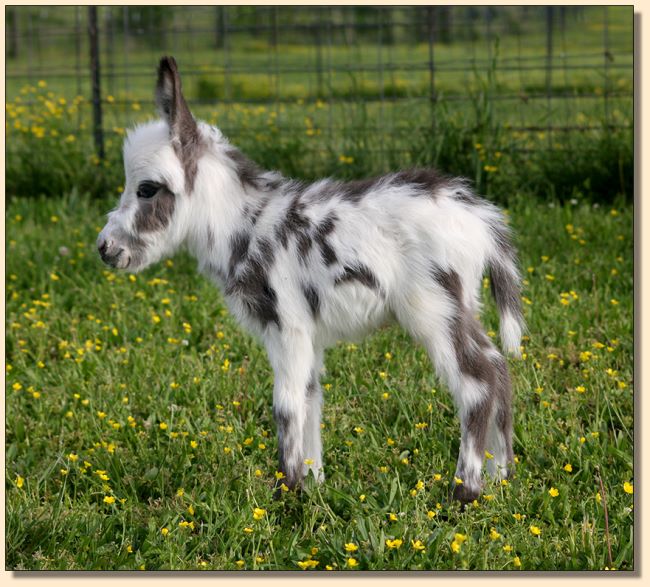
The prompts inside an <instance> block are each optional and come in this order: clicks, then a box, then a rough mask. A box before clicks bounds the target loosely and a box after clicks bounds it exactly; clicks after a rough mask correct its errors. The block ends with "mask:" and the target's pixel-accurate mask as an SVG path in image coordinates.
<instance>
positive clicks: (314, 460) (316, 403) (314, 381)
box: [302, 350, 325, 483]
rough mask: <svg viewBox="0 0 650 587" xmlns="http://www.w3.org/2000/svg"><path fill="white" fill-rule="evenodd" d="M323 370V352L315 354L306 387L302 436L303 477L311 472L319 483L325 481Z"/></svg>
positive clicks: (319, 351)
mask: <svg viewBox="0 0 650 587" xmlns="http://www.w3.org/2000/svg"><path fill="white" fill-rule="evenodd" d="M322 368H323V351H322V350H318V351H316V353H315V357H314V365H313V367H312V372H311V378H310V380H309V384H308V386H307V396H306V409H307V411H306V417H305V429H304V434H303V438H304V441H303V456H304V462H303V470H302V473H303V477H306V476H307V475H308V474H309V471H311V472H312V473H313V475H314V478H315V479H316V481H318V482H319V483H322V482H323V481H324V480H325V475H324V473H323V456H322V451H323V449H322V441H321V435H320V430H321V408H322V404H323V390H322V389H321V386H320V373H321V369H322Z"/></svg>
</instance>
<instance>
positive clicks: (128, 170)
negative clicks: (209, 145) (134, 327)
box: [97, 57, 204, 271]
mask: <svg viewBox="0 0 650 587" xmlns="http://www.w3.org/2000/svg"><path fill="white" fill-rule="evenodd" d="M156 104H157V106H158V110H159V111H160V114H161V117H162V120H159V121H155V122H150V123H147V124H144V125H142V126H138V127H136V128H135V129H134V130H132V131H131V132H129V134H128V135H127V138H126V141H125V143H124V171H125V175H126V180H125V184H124V185H125V188H124V192H123V193H122V197H121V198H120V202H119V206H118V207H117V208H116V209H115V210H113V211H112V212H110V213H109V215H108V222H107V224H106V226H105V227H104V228H103V230H102V231H101V232H100V234H99V237H98V238H97V247H98V249H99V254H100V255H101V258H102V260H103V261H104V262H105V263H107V264H108V265H111V266H112V267H116V268H119V269H127V270H129V271H139V270H140V269H144V268H145V267H147V266H148V265H151V264H152V263H155V262H156V261H159V260H160V259H162V258H164V257H167V256H169V255H171V254H173V253H174V252H175V251H176V250H177V249H178V247H179V246H180V245H181V244H182V243H183V242H184V240H185V238H186V235H187V231H188V226H189V225H190V224H191V223H190V216H191V199H192V198H191V194H192V191H193V189H194V182H195V179H196V176H197V172H198V161H199V158H200V157H201V155H202V153H203V151H204V146H203V139H202V137H201V133H200V130H199V127H198V125H197V123H196V121H195V120H194V117H193V116H192V114H191V112H190V110H189V108H188V106H187V103H186V102H185V98H184V97H183V93H182V91H181V80H180V77H179V75H178V68H177V66H176V61H175V60H174V58H173V57H163V58H162V59H161V60H160V65H159V66H158V83H157V86H156Z"/></svg>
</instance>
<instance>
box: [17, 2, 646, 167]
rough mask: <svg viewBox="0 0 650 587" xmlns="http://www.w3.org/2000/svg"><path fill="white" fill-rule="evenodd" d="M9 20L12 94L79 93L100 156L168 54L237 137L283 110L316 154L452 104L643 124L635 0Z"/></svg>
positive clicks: (285, 126)
mask: <svg viewBox="0 0 650 587" xmlns="http://www.w3.org/2000/svg"><path fill="white" fill-rule="evenodd" d="M5 19H6V37H5V42H6V57H7V60H6V64H7V67H6V83H7V97H8V99H11V98H12V97H14V96H18V95H20V94H21V92H23V94H24V100H23V102H24V103H25V104H26V105H27V106H28V107H29V106H30V100H29V93H28V92H25V88H26V87H29V86H35V85H36V84H38V83H39V82H40V81H41V80H45V81H46V82H47V84H48V88H49V89H50V90H51V91H52V92H53V93H58V94H60V95H62V96H67V97H72V96H81V97H83V98H84V102H83V103H81V102H80V109H79V115H78V129H77V130H78V132H79V134H80V135H83V134H84V133H85V134H86V135H88V136H92V137H93V140H94V144H95V147H96V149H97V152H98V154H99V155H100V156H103V154H104V144H105V140H106V136H107V135H110V134H113V133H115V132H117V133H118V134H119V133H120V132H122V129H123V127H124V126H126V125H128V124H130V123H131V122H133V121H134V120H137V119H139V118H142V117H143V116H145V113H147V114H151V115H153V108H152V101H153V84H154V82H155V67H156V64H157V62H158V59H159V58H160V56H161V55H162V54H172V55H174V56H175V57H176V59H177V61H178V62H179V65H180V68H181V75H182V78H183V84H184V90H185V94H186V97H187V98H188V101H189V103H190V106H191V107H192V108H193V110H194V111H195V112H196V113H197V114H198V115H200V116H202V117H205V118H207V119H208V120H210V121H212V122H218V124H219V126H220V127H221V128H222V130H223V131H224V132H225V133H226V134H227V135H229V136H230V137H231V138H232V139H233V140H237V139H239V138H240V137H248V138H249V139H250V138H251V137H253V138H254V137H257V136H259V135H260V133H264V132H268V129H269V116H271V117H272V123H273V126H274V128H275V129H277V131H278V134H279V136H285V137H286V136H291V134H292V133H301V134H306V135H307V136H311V135H310V132H311V134H312V135H314V138H315V139H316V140H315V141H314V144H313V148H314V149H319V148H322V146H323V144H324V141H323V139H324V138H327V139H328V140H330V141H331V140H336V137H337V136H338V135H339V134H340V133H342V132H345V133H347V134H348V135H349V134H350V133H358V134H363V135H364V136H365V141H366V146H367V148H369V149H374V150H378V151H380V152H382V153H384V154H389V153H390V152H392V151H395V150H400V149H401V150H405V149H406V150H407V149H408V141H409V139H410V138H411V135H412V133H413V126H412V125H411V124H409V122H411V121H412V120H413V119H417V120H418V122H419V123H420V124H424V125H426V124H430V125H435V124H436V119H437V117H439V116H440V115H441V114H440V113H441V107H442V108H444V112H445V114H446V115H448V116H452V117H456V118H459V119H463V118H464V117H465V118H467V120H468V124H476V120H477V119H478V118H479V117H480V116H483V115H484V111H488V112H489V114H490V116H489V120H488V123H489V124H490V125H494V126H499V128H501V129H507V130H508V132H511V133H543V134H544V136H545V137H547V139H548V145H549V146H552V145H557V143H558V141H560V142H561V141H562V140H563V137H564V136H566V135H567V133H579V132H580V133H584V132H589V131H595V130H598V131H607V130H609V129H618V128H631V127H632V124H633V120H632V111H633V46H634V45H633V8H632V7H631V6H630V7H607V6H600V7H596V6H594V7H572V6H554V7H550V6H548V7H544V6H512V7H471V6H446V7H443V6H435V7H434V6H428V7H427V6H418V7H339V6H320V7H315V6H314V7H266V6H265V7H262V6H237V7H235V6H232V7H228V6H201V7H198V6H197V7H192V6H187V7H186V6H135V7H133V6H101V7H83V6H76V7H38V8H37V7H29V6H26V7H17V6H16V7H7V9H6V12H5ZM307 106H309V107H310V108H312V110H310V114H309V116H305V112H306V111H307ZM479 106H480V107H481V108H482V109H483V110H482V111H481V112H483V114H481V113H480V112H479V109H480V108H479ZM244 119H246V124H243V123H242V120H244ZM88 121H91V122H90V123H89V122H88ZM319 137H320V138H319Z"/></svg>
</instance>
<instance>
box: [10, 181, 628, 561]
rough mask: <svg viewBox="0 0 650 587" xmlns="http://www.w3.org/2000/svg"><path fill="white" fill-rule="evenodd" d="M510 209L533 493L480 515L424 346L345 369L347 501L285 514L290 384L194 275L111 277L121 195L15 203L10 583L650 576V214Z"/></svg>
mask: <svg viewBox="0 0 650 587" xmlns="http://www.w3.org/2000/svg"><path fill="white" fill-rule="evenodd" d="M510 196H511V198H510V199H511V201H510V206H509V209H508V213H509V217H510V219H511V223H512V225H513V227H514V228H515V230H516V232H517V235H518V237H517V245H518V247H519V250H520V256H521V266H522V271H523V273H524V276H525V290H524V308H525V313H526V319H527V323H528V333H527V336H526V338H525V340H524V341H523V345H524V349H523V357H522V359H520V360H511V361H510V367H511V373H512V378H513V384H514V390H515V400H514V411H515V454H516V457H517V466H516V474H515V476H514V478H513V479H512V480H510V482H508V483H504V484H495V483H492V482H490V481H488V482H487V484H486V486H485V489H484V492H483V494H482V495H481V497H480V499H479V500H478V501H477V502H475V503H474V504H473V505H471V506H470V507H468V509H467V510H466V511H465V512H460V511H459V510H458V507H457V506H456V505H455V504H453V503H450V502H449V500H448V491H449V484H450V482H451V479H452V475H453V471H454V467H455V460H456V454H457V450H458V439H459V431H458V421H457V418H456V416H455V414H454V409H453V405H452V402H451V399H450V397H449V395H448V393H447V391H446V389H445V388H444V387H443V386H441V385H440V384H439V383H438V381H437V380H436V378H435V375H434V373H433V371H432V369H431V367H430V364H429V362H428V360H427V358H426V356H425V353H424V352H423V350H422V349H420V348H418V347H417V346H415V345H414V344H413V343H412V342H411V341H410V340H409V339H408V338H407V337H406V336H405V335H404V334H403V333H402V332H401V331H399V330H397V329H396V328H394V327H390V328H386V329H384V330H381V331H380V332H378V333H376V334H375V335H373V336H371V337H370V338H368V339H367V340H365V341H363V342H357V343H355V344H351V343H347V342H342V343H341V344H339V345H338V346H337V347H335V348H334V349H332V350H331V351H330V352H329V354H328V355H327V358H326V368H327V372H326V374H325V375H324V377H323V384H324V390H325V408H324V419H323V441H324V449H325V468H326V481H325V483H324V485H322V486H319V487H315V486H312V485H308V486H307V487H306V489H305V491H303V493H302V494H301V495H299V496H298V495H294V494H286V495H285V496H284V498H283V499H281V500H280V501H273V500H272V486H273V484H274V482H275V472H276V466H277V465H276V458H277V445H276V440H275V427H274V424H273V420H272V415H271V392H272V374H271V371H270V367H269V365H268V363H267V360H266V358H265V356H264V353H263V351H262V350H261V348H260V347H259V346H258V345H257V344H256V342H255V341H253V340H252V339H251V338H249V337H248V336H247V335H245V334H244V333H242V332H241V331H240V330H239V329H238V328H237V327H236V326H235V324H234V323H233V321H232V319H231V317H230V316H229V315H228V313H227V312H226V310H225V308H224V304H223V301H222V298H221V297H220V295H219V294H218V293H217V291H216V290H215V289H214V288H213V287H212V286H211V285H210V284H209V283H207V282H206V281H205V280H204V279H203V278H201V277H199V276H198V275H197V274H196V272H195V268H194V264H193V262H192V260H190V259H189V258H187V257H185V256H183V255H181V256H179V257H177V258H175V259H174V260H173V261H168V262H167V263H163V264H161V265H159V266H157V267H155V268H151V269H149V270H147V271H146V272H144V273H143V274H140V275H137V276H127V275H125V274H121V273H115V272H112V271H107V270H106V269H105V267H104V266H103V265H102V264H101V262H100V261H99V259H98V256H97V254H96V251H95V249H94V241H95V238H96V235H97V231H98V230H99V228H100V227H101V226H102V225H103V222H104V218H103V214H104V213H105V212H106V211H107V210H108V209H109V208H111V207H112V206H113V205H114V203H115V202H114V201H113V198H112V197H111V198H110V201H109V200H108V199H106V200H105V201H102V202H97V201H92V200H90V199H88V198H86V197H81V196H78V195H76V194H75V193H73V194H72V195H69V196H65V197H64V196H60V197H57V198H50V199H44V198H31V199H27V198H13V199H12V200H11V201H10V202H9V204H8V208H7V210H6V239H7V240H6V251H7V256H6V263H7V281H6V285H7V288H6V289H7V293H6V305H7V308H6V320H7V323H6V328H7V336H6V361H7V365H6V385H7V388H6V413H7V420H6V421H7V433H6V434H7V436H6V447H7V448H6V463H7V465H6V481H5V484H6V552H7V555H6V563H5V564H6V567H7V568H9V569H145V570H154V569H185V570H187V569H232V570H237V569H246V570H250V569H291V570H294V569H295V570H300V569H315V570H325V569H334V570H343V569H351V570H366V569H374V570H376V569H393V570H401V569H495V570H551V569H561V570H586V569H593V570H600V569H605V568H606V567H607V568H615V569H617V570H630V569H633V568H634V565H635V561H634V559H633V524H634V509H633V508H634V506H633V501H634V494H633V492H634V486H633V483H634V471H633V448H634V446H633V437H634V417H633V330H632V329H633V326H632V325H633V267H632V264H633V254H632V250H633V233H632V212H633V211H632V208H631V207H630V206H629V205H626V204H623V203H621V202H619V203H617V204H615V205H614V206H613V207H612V206H600V207H592V206H590V205H587V204H585V203H578V204H575V205H573V204H571V203H569V202H567V203H566V204H563V205H560V204H554V203H552V202H551V203H540V202H538V201H535V200H531V199H527V198H524V197H523V196H522V197H517V196H516V195H514V196H513V195H512V194H510ZM116 197H117V194H115V199H116ZM484 285H485V286H486V290H485V291H486V292H488V291H489V288H488V287H487V286H488V284H487V283H485V284H484ZM484 323H485V325H486V328H487V329H488V330H489V331H490V336H494V333H495V332H497V331H498V324H497V321H496V313H495V310H494V307H493V305H492V302H491V301H490V300H489V299H488V296H487V295H486V312H485V316H484ZM601 482H602V487H603V489H602V490H601ZM606 520H607V522H606ZM608 546H609V548H611V559H610V556H609V554H608Z"/></svg>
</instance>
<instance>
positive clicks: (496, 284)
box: [488, 223, 524, 357]
mask: <svg viewBox="0 0 650 587" xmlns="http://www.w3.org/2000/svg"><path fill="white" fill-rule="evenodd" d="M492 229H493V235H494V237H495V238H494V240H495V251H494V253H493V254H492V256H491V257H490V259H489V260H488V266H489V271H490V289H491V290H492V295H493V296H494V300H495V302H496V305H497V309H498V311H499V322H500V324H499V333H500V335H501V344H502V346H503V349H504V351H506V352H507V353H509V354H511V355H513V356H516V357H518V356H520V354H521V350H520V345H521V334H522V331H523V329H524V316H523V312H522V307H521V276H520V275H519V270H518V269H517V254H516V252H515V249H514V247H513V246H512V243H511V239H510V234H509V230H508V227H507V226H506V225H505V224H501V223H500V224H499V225H498V226H496V227H495V226H492Z"/></svg>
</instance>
